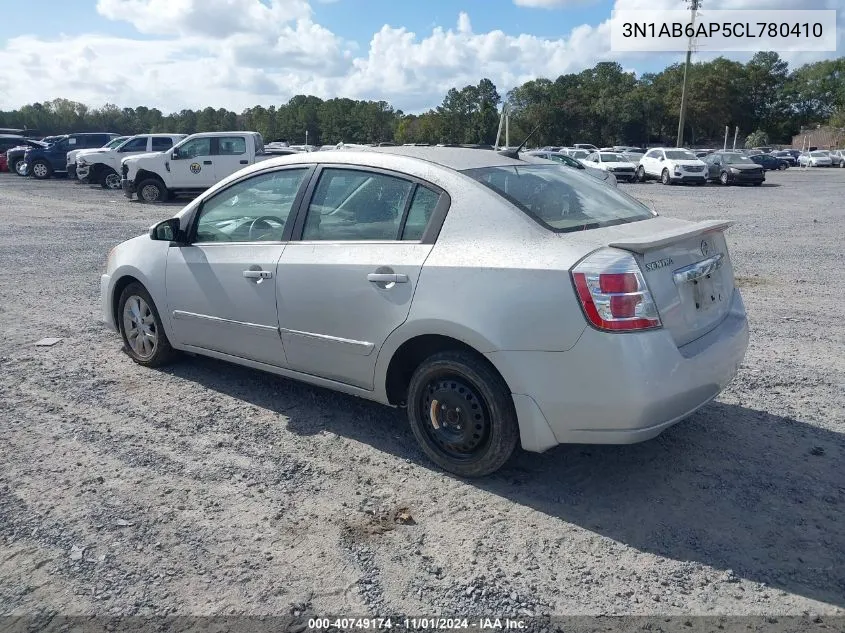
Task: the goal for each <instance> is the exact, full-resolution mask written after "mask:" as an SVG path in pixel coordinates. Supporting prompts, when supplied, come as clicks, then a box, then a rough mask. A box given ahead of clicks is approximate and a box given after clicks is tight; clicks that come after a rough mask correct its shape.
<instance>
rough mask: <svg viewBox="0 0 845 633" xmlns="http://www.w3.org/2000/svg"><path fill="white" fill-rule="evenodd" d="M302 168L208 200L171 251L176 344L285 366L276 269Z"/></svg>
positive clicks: (262, 176)
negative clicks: (183, 241)
mask: <svg viewBox="0 0 845 633" xmlns="http://www.w3.org/2000/svg"><path fill="white" fill-rule="evenodd" d="M312 171H313V168H311V167H309V166H296V167H288V168H283V169H277V170H273V171H268V172H261V173H258V174H253V175H250V176H249V177H247V178H245V179H243V180H240V181H237V182H235V183H233V184H232V185H230V186H229V187H227V188H226V189H223V190H221V191H220V192H218V193H216V194H215V195H214V196H213V197H211V198H209V199H207V200H205V201H204V202H203V203H202V204H201V206H200V207H199V209H198V211H197V213H196V218H195V219H194V221H193V222H192V226H191V229H190V230H189V234H188V243H187V244H184V245H179V246H172V247H171V248H170V250H169V251H168V257H167V270H166V273H165V276H166V287H167V305H168V310H169V316H170V319H171V325H172V328H171V329H172V333H173V336H174V338H175V340H176V342H178V343H181V344H184V345H190V346H192V347H195V348H198V349H201V350H213V351H216V352H222V353H225V354H230V355H232V356H237V357H240V358H246V359H250V360H255V361H259V362H262V363H267V364H270V365H275V366H280V367H283V366H285V365H286V361H285V354H284V349H283V346H282V340H281V337H280V335H279V319H278V314H277V311H276V267H277V264H278V261H279V258H280V257H281V255H282V252H283V251H284V249H285V244H286V243H287V240H288V239H289V235H290V233H291V229H292V227H291V226H290V225H288V218H289V216H290V215H291V210H292V209H296V208H297V207H298V205H299V200H300V199H301V196H302V191H303V189H304V187H303V183H304V182H305V181H306V180H307V177H308V175H309V174H310V173H311V172H312Z"/></svg>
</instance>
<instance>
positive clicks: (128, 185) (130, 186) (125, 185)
mask: <svg viewBox="0 0 845 633" xmlns="http://www.w3.org/2000/svg"><path fill="white" fill-rule="evenodd" d="M120 188H121V189H123V195H124V196H126V197H127V198H129V199H130V200H131V199H132V195H133V194H134V193H135V182H134V181H132V180H127V179H126V178H121V179H120Z"/></svg>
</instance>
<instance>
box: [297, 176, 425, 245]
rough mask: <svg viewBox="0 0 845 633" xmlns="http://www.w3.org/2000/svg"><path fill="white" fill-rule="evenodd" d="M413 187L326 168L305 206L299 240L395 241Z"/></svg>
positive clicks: (392, 179)
mask: <svg viewBox="0 0 845 633" xmlns="http://www.w3.org/2000/svg"><path fill="white" fill-rule="evenodd" d="M412 188H413V184H412V183H410V182H409V181H407V180H404V179H402V178H396V177H394V176H387V175H385V174H379V173H375V172H368V171H358V170H353V169H326V170H324V171H323V173H322V174H321V176H320V181H319V182H318V183H317V188H316V190H315V191H314V196H313V198H312V199H311V203H310V204H309V206H308V214H307V215H306V218H305V228H304V230H303V233H302V239H303V240H395V239H397V238H398V236H399V222H400V220H401V219H402V212H403V211H404V209H405V203H406V201H407V198H408V195H409V194H410V192H411V189H412ZM409 239H410V238H409Z"/></svg>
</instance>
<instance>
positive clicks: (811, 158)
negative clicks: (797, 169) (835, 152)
mask: <svg viewBox="0 0 845 633" xmlns="http://www.w3.org/2000/svg"><path fill="white" fill-rule="evenodd" d="M798 164H799V165H801V166H802V167H832V166H833V160H832V159H831V157H830V154H828V153H827V152H825V151H824V150H816V151H813V152H805V153H804V154H801V156H799V157H798Z"/></svg>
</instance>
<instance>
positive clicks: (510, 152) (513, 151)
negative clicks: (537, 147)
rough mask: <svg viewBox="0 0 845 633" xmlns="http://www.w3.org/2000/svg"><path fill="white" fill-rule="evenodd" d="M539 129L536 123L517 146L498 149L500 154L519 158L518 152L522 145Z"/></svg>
mask: <svg viewBox="0 0 845 633" xmlns="http://www.w3.org/2000/svg"><path fill="white" fill-rule="evenodd" d="M539 129H540V125H537V127H535V128H534V129H533V130H531V134H529V135H528V136H526V137H525V140H524V141H522V143H520V145H519V147H517V148H516V149H503V150H501V151H499V153H500V154H501V155H502V156H505V157H507V158H515V159H517V160H519V152H520V151H521V150H522V148H523V147H525V144H526V143H527V142H528V141H529V140H530V139H531V137H532V136H534V134H536V133H537V130H539Z"/></svg>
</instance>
